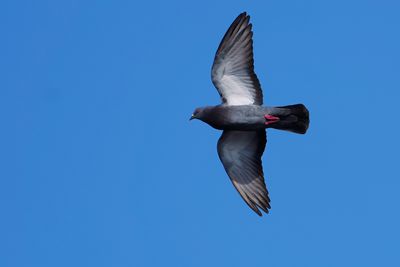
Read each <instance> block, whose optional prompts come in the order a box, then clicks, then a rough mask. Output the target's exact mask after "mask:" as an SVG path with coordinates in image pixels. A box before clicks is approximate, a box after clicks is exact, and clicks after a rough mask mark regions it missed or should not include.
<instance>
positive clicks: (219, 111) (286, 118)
mask: <svg viewBox="0 0 400 267" xmlns="http://www.w3.org/2000/svg"><path fill="white" fill-rule="evenodd" d="M295 106H296V107H298V108H299V109H300V110H301V111H302V112H306V113H307V109H306V108H305V107H304V106H303V105H301V104H297V105H295ZM202 111H203V114H202V116H201V117H199V119H200V120H202V121H204V122H205V123H207V124H209V125H210V126H211V127H213V128H215V129H218V130H237V131H258V130H263V129H266V128H276V129H281V128H282V127H284V124H285V123H293V122H297V123H298V124H301V123H302V120H301V117H298V116H295V114H293V112H291V111H292V109H289V108H288V107H267V106H259V105H238V106H230V105H218V106H208V107H203V108H202ZM266 114H269V115H271V116H274V117H277V118H279V121H277V122H276V123H272V124H266V118H265V115H266ZM301 114H302V113H301ZM307 114H308V113H307ZM307 126H308V124H307V125H304V126H303V127H302V130H300V132H301V131H303V132H305V131H306V130H307ZM289 130H290V129H289Z"/></svg>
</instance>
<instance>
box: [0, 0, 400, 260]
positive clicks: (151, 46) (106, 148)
mask: <svg viewBox="0 0 400 267" xmlns="http://www.w3.org/2000/svg"><path fill="white" fill-rule="evenodd" d="M399 10H400V3H399V1H365V0H364V1H355V0H350V1H348V0H346V1H345V0H338V1H319V0H318V1H317V0H314V1H272V0H268V1H259V3H254V2H252V3H250V2H249V1H231V0H229V1H197V2H192V1H172V0H171V1H158V2H157V1H140V2H135V1H107V2H106V1H7V0H6V1H2V2H1V4H0V33H1V42H0V51H1V52H0V55H1V57H0V60H1V61H0V72H1V75H0V123H1V126H0V127H1V132H0V137H1V138H0V140H1V141H0V145H1V147H0V162H1V168H0V214H1V219H0V266H4V267H8V266H40V267H42V266H49V267H50V266H51V267H54V266H57V267H58V266H68V267H70V266H174V267H177V266H305V267H308V266H400V259H399V254H398V253H399V247H400V230H399V225H400V215H399V203H400V197H399V190H400V180H399V179H400V175H399V141H398V138H399V136H400V126H399V117H398V113H399V101H400V93H399V92H400V52H399V48H400V37H399V29H400V16H399ZM242 11H247V12H249V14H250V15H251V16H252V22H253V24H254V42H255V43H254V49H255V51H254V52H255V68H256V72H257V74H258V76H259V78H260V81H261V84H262V86H263V89H264V95H265V103H267V104H269V105H285V104H293V103H299V102H301V103H304V104H306V105H307V106H308V108H309V110H310V112H311V125H310V129H309V132H308V133H307V134H306V135H304V136H302V135H295V134H291V133H286V132H278V131H273V130H271V131H269V133H268V138H269V143H268V145H267V151H266V153H265V154H264V157H263V161H264V169H265V173H266V182H267V185H268V188H269V190H270V194H271V199H272V203H271V204H272V210H271V213H270V214H269V215H267V216H264V217H262V218H260V217H258V216H257V215H256V214H255V213H253V212H252V211H251V210H250V209H249V208H248V207H247V206H246V205H245V204H244V202H243V201H242V200H241V198H240V197H239V195H238V194H237V192H236V191H235V189H234V188H233V187H232V185H231V183H230V181H229V179H228V178H227V176H226V174H225V172H224V170H223V168H222V165H221V164H220V162H219V160H218V156H217V153H216V142H217V140H218V138H219V135H220V133H219V132H218V131H216V130H214V129H212V128H210V127H208V126H207V125H205V124H202V123H200V122H199V121H193V122H190V123H189V121H188V118H189V116H190V115H191V113H192V111H193V109H194V108H195V107H197V106H202V105H207V104H217V103H218V102H219V98H218V94H217V92H216V90H215V89H214V88H213V86H212V84H211V81H210V67H211V64H212V60H213V57H214V53H215V50H216V48H217V46H218V44H219V42H220V39H221V37H222V36H223V34H224V33H225V31H226V29H227V28H228V26H229V25H230V23H231V22H232V21H233V20H234V19H235V17H236V16H237V15H238V14H239V13H240V12H242Z"/></svg>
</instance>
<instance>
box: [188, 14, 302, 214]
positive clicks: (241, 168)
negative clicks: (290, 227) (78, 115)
mask: <svg viewBox="0 0 400 267" xmlns="http://www.w3.org/2000/svg"><path fill="white" fill-rule="evenodd" d="M252 37H253V32H252V24H251V23H250V16H248V15H247V13H246V12H243V13H242V14H240V15H239V16H238V17H237V18H236V19H235V20H234V21H233V23H232V24H231V26H230V27H229V29H228V31H227V32H226V33H225V35H224V37H223V38H222V41H221V43H220V45H219V47H218V49H217V52H216V54H215V58H214V63H213V66H212V69H211V79H212V83H213V84H214V86H215V87H216V89H217V91H218V93H219V95H220V97H221V102H222V103H221V104H220V105H217V106H206V107H200V108H196V109H195V110H194V112H193V114H192V117H191V118H190V120H192V119H198V120H201V121H203V122H205V123H207V124H209V125H210V126H211V127H213V128H215V129H218V130H222V131H223V132H222V135H221V137H220V138H219V140H218V144H217V151H218V156H219V158H220V160H221V162H222V165H223V166H224V168H225V171H226V173H227V174H228V176H229V178H230V180H231V181H232V184H233V185H234V187H235V188H236V190H237V191H238V192H239V194H240V196H241V197H242V198H243V200H244V201H245V202H246V204H247V205H248V206H249V207H250V208H251V209H252V210H253V211H255V212H256V213H257V214H258V215H259V216H262V213H261V211H260V209H261V210H262V211H264V212H265V213H268V212H269V209H271V205H270V198H269V193H268V190H267V188H266V185H265V181H264V172H263V167H262V161H261V157H262V155H263V153H264V150H265V145H266V143H267V138H266V129H268V128H274V129H279V130H285V131H290V132H294V133H299V134H304V133H306V131H307V129H308V126H309V112H308V110H307V108H306V107H305V106H304V105H303V104H295V105H288V106H280V107H269V106H263V93H262V90H261V85H260V82H259V80H258V78H257V75H256V74H255V72H254V59H253V39H252Z"/></svg>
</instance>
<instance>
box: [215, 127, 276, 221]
mask: <svg viewBox="0 0 400 267" xmlns="http://www.w3.org/2000/svg"><path fill="white" fill-rule="evenodd" d="M266 143H267V138H266V133H265V131H264V130H262V131H255V132H252V131H224V132H223V133H222V136H221V137H220V139H219V140H218V155H219V158H220V159H221V161H222V164H223V165H224V168H225V171H226V172H227V174H228V176H229V178H230V179H231V181H232V183H233V185H234V186H235V187H236V189H237V191H238V192H239V194H240V195H241V196H242V198H243V200H244V201H246V203H247V205H249V207H250V208H251V209H253V210H254V211H255V212H256V213H257V214H258V215H260V216H262V214H261V212H260V210H259V209H258V208H261V209H262V210H263V211H265V212H266V213H268V209H270V208H271V206H270V205H269V202H270V199H269V196H268V191H267V188H266V186H265V182H264V173H263V169H262V163H261V156H262V154H263V152H264V149H265V144H266Z"/></svg>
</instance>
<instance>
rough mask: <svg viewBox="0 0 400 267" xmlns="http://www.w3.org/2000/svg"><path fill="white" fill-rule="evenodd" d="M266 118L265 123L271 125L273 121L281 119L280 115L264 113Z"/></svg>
mask: <svg viewBox="0 0 400 267" xmlns="http://www.w3.org/2000/svg"><path fill="white" fill-rule="evenodd" d="M264 118H265V120H266V122H265V125H270V124H272V123H275V122H278V121H279V120H280V119H279V118H278V117H275V116H272V115H269V114H266V115H264Z"/></svg>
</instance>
